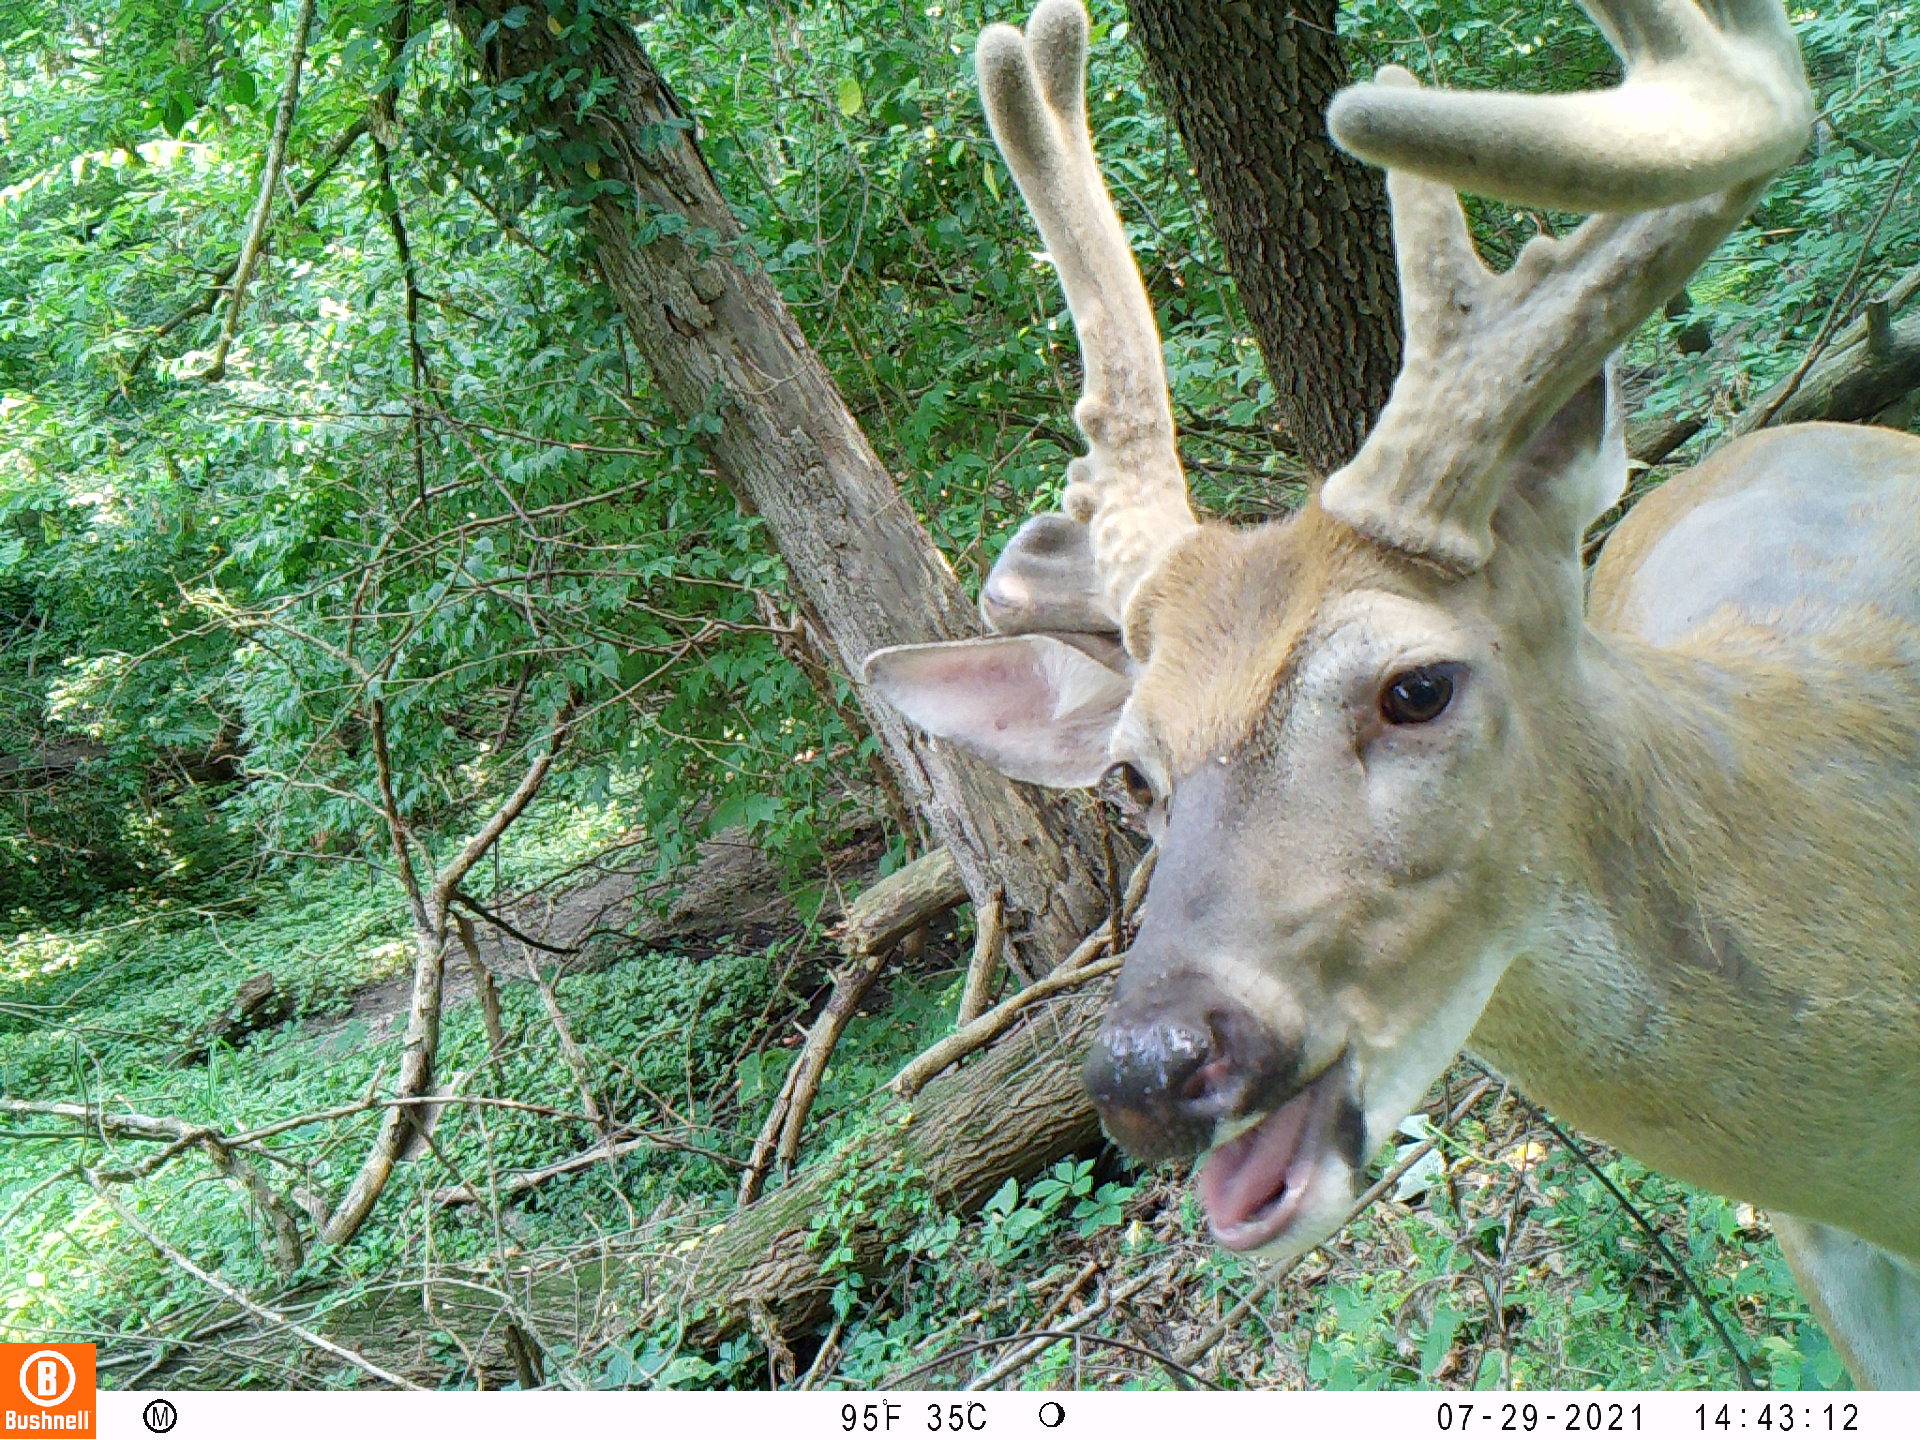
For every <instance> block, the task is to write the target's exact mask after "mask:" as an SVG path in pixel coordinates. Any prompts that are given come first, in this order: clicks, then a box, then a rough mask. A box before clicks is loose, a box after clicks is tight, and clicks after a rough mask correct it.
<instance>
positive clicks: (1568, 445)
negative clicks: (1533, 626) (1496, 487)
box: [1512, 365, 1627, 545]
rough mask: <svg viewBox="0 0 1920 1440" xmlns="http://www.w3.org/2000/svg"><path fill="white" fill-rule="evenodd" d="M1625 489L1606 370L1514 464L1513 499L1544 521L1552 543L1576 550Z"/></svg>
mask: <svg viewBox="0 0 1920 1440" xmlns="http://www.w3.org/2000/svg"><path fill="white" fill-rule="evenodd" d="M1626 488H1627V442H1626V429H1625V426H1624V425H1623V424H1622V421H1621V414H1620V402H1619V397H1618V394H1617V391H1616V389H1615V386H1614V383H1613V367H1612V366H1611V365H1608V367H1607V368H1606V370H1604V371H1602V372H1601V373H1600V374H1598V375H1596V376H1594V377H1593V378H1592V379H1591V380H1589V381H1587V383H1586V384H1584V385H1582V386H1581V387H1580V388H1579V389H1578V390H1576V391H1574V392H1573V398H1572V399H1570V400H1568V401H1567V402H1566V404H1564V405H1562V406H1561V407H1560V408H1559V409H1558V410H1556V411H1554V412H1553V417H1552V418H1551V419H1550V420H1548V421H1547V423H1546V424H1545V425H1543V426H1541V427H1540V432H1539V433H1538V434H1537V435H1535V436H1534V437H1533V439H1531V440H1529V441H1528V442H1527V443H1526V447H1525V448H1524V449H1522V450H1521V452H1520V456H1519V458H1518V459H1517V460H1516V461H1515V462H1514V474H1513V487H1512V493H1513V494H1515V495H1517V496H1519V497H1520V498H1522V499H1524V500H1525V501H1526V502H1527V503H1528V504H1529V505H1531V506H1532V507H1533V509H1534V510H1535V512H1536V513H1538V514H1539V515H1540V516H1541V517H1542V518H1543V519H1545V520H1546V521H1547V523H1548V525H1549V526H1550V527H1551V528H1552V530H1553V533H1554V537H1555V540H1556V541H1558V540H1560V539H1568V540H1569V543H1571V544H1575V545H1578V544H1579V543H1580V537H1581V536H1582V535H1583V534H1585V533H1586V529H1587V527H1588V526H1589V525H1591V524H1592V523H1593V522H1594V521H1595V520H1598V519H1599V518H1600V517H1601V516H1602V515H1604V514H1606V512H1607V511H1608V510H1610V509H1612V508H1613V507H1614V506H1615V505H1617V504H1618V503H1619V502H1620V496H1621V495H1622V494H1623V493H1625V491H1626Z"/></svg>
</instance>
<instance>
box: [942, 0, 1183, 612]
mask: <svg viewBox="0 0 1920 1440" xmlns="http://www.w3.org/2000/svg"><path fill="white" fill-rule="evenodd" d="M974 56H975V68H976V70H977V72H978V74H979V77H980V96H981V100H982V102H983V104H984V105H985V108H986V112H987V120H988V123H989V124H990V125H991V127H992V129H993V135H994V140H995V142H996V143H997V144H998V145H999V147H1000V153H1001V155H1002V156H1003V157H1005V159H1006V162H1007V168H1008V169H1009V170H1011V171H1012V172H1013V178H1014V180H1015V182H1016V183H1017V184H1018V185H1019V187H1020V193H1021V195H1022V196H1023V197H1024V198H1025V200H1026V202H1027V208H1028V209H1029V210H1030V211H1031V212H1032V214H1033V218H1034V222H1035V224H1037V225H1038V226H1039V229H1040V236H1041V239H1042V240H1043V241H1044V242H1045V244H1046V246H1047V250H1048V252H1049V253H1050V254H1051V255H1052V257H1053V262H1054V266H1055V268H1056V269H1057V270H1058V271H1059V274H1060V283H1061V287H1062V288H1063V289H1064V290H1065V291H1066V296H1067V308H1068V310H1069V311H1071V312H1072V315H1073V322H1074V328H1075V330H1076V332H1077V333H1078V335H1079V338H1080V350H1081V354H1082V357H1083V359H1084V363H1085V372H1086V373H1085V379H1084V384H1083V389H1082V394H1081V398H1080V401H1079V403H1078V404H1077V405H1076V406H1075V407H1074V419H1075V420H1076V421H1077V422H1078V424H1079V426H1080V430H1081V432H1082V433H1083V434H1084V435H1085V436H1086V437H1087V448H1088V453H1087V455H1086V456H1085V457H1084V459H1081V460H1076V461H1075V462H1074V463H1073V465H1072V466H1070V467H1069V470H1068V479H1069V483H1068V487H1067V493H1066V496H1065V498H1064V505H1065V508H1066V509H1067V511H1068V513H1069V514H1071V515H1073V516H1075V518H1078V519H1081V520H1084V521H1086V522H1087V523H1088V525H1089V529H1090V539H1091V545H1092V551H1093V556H1094V561H1095V565H1096V566H1097V568H1098V570H1099V573H1100V578H1101V585H1102V590H1103V592H1104V595H1105V597H1106V600H1107V603H1108V605H1109V607H1110V608H1111V610H1112V613H1113V614H1114V616H1115V617H1116V618H1118V619H1124V617H1125V614H1126V606H1127V602H1128V600H1129V599H1130V598H1131V596H1132V595H1133V593H1134V592H1135V591H1136V590H1137V589H1138V587H1139V584H1140V581H1141V580H1143V579H1144V578H1145V577H1146V575H1147V573H1148V572H1149V571H1150V570H1151V569H1152V568H1153V567H1154V565H1156V564H1157V563H1158V562H1159V559H1160V557H1161V556H1162V555H1164V554H1165V553H1166V551H1167V550H1168V549H1169V548H1170V547H1171V545H1172V544H1173V543H1174V542H1175V541H1176V540H1177V539H1178V538H1179V536H1180V535H1181V534H1182V533H1184V532H1185V531H1186V530H1189V529H1191V528H1192V527H1193V525H1194V519H1193V511H1192V509H1191V507H1190V506H1189V505H1188V503H1187V491H1186V480H1185V477H1184V475H1183V473H1182V471H1181V468H1180V459H1179V453H1178V451H1177V449H1176V447H1175V443H1174V426H1173V410H1172V406H1171V404H1170V403H1169V400H1168V397H1167V382H1166V370H1165V367H1164V366H1163V364H1162V362H1161V358H1160V336H1159V331H1158V328H1157V327H1156V325H1155V323H1154V315H1153V304H1152V302H1151V300H1149V298H1148V296H1147V291H1146V287H1145V285H1144V284H1142V283H1141V279H1140V271H1139V268H1138V267H1137V266H1136V265H1135V264H1134V261H1133V255H1132V252H1131V251H1130V250H1129V248H1128V245H1127V238H1126V231H1125V229H1124V228H1123V227H1122V225H1121V223H1120V216H1119V214H1118V212H1117V211H1116V210H1115V209H1114V206H1113V200H1112V197H1111V196H1110V195H1109V194H1108V193H1107V187H1106V184H1105V182H1104V181H1102V179H1101V178H1100V169H1099V165H1098V163H1097V161H1096V160H1095V159H1094V154H1093V141H1092V138H1091V135H1090V133H1089V131H1088V128H1087V114H1086V101H1085V91H1084V87H1085V72H1086V57H1087V16H1086V11H1085V10H1084V9H1083V8H1082V6H1081V4H1080V0H1041V3H1040V5H1039V6H1038V7H1036V8H1035V10H1034V12H1033V15H1032V17H1031V18H1030V19H1029V20H1028V22H1027V29H1026V33H1025V34H1024V35H1023V34H1022V33H1021V32H1020V31H1018V30H1016V29H1014V28H1013V27H1012V26H1010V25H991V26H989V27H988V28H987V29H986V30H984V31H982V32H981V35H980V39H979V42H978V44H977V46H976V48H975V52H974Z"/></svg>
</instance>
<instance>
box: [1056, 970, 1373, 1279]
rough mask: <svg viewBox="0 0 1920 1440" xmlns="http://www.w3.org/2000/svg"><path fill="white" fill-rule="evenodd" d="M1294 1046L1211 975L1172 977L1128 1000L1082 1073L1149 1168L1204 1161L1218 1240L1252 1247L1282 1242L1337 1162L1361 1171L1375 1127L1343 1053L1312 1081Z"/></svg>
mask: <svg viewBox="0 0 1920 1440" xmlns="http://www.w3.org/2000/svg"><path fill="white" fill-rule="evenodd" d="M1301 1061H1302V1046H1301V1045H1300V1044H1298V1043H1295V1042H1289V1041H1285V1040H1282V1039H1281V1038H1280V1037H1279V1036H1277V1035H1276V1034H1275V1033H1274V1031H1273V1029H1272V1028H1271V1027H1270V1026H1269V1025H1267V1024H1266V1023H1264V1022H1262V1021H1261V1020H1260V1019H1259V1018H1258V1017H1256V1016H1255V1015H1254V1014H1253V1013H1252V1012H1251V1011H1249V1010H1248V1009H1247V1008H1246V1007H1245V1006H1244V1005H1241V1004H1239V1003H1238V1002H1236V1001H1234V1000H1232V999H1230V998H1229V997H1227V996H1226V995H1224V994H1223V993H1221V991H1220V989H1219V987H1218V986H1217V985H1215V984H1214V983H1213V982H1212V981H1211V980H1210V979H1208V978H1207V977H1206V976H1204V975H1199V974H1179V973H1174V974H1167V975H1162V976H1159V977H1156V978H1155V979H1154V980H1153V981H1151V982H1149V984H1148V985H1146V986H1145V987H1143V989H1142V990H1140V991H1139V992H1137V993H1135V994H1133V995H1130V996H1126V997H1124V998H1123V999H1122V1000H1121V1001H1120V1003H1119V1004H1118V1005H1117V1006H1116V1007H1115V1009H1114V1011H1113V1013H1112V1014H1110V1015H1109V1016H1108V1018H1107V1022H1106V1024H1105V1025H1104V1026H1103V1027H1102V1028H1101V1031H1100V1034H1099V1036H1098V1038H1097V1039H1096V1040H1095V1042H1094V1046H1093V1049H1092V1051H1091V1052H1090V1053H1089V1054H1088V1056H1087V1060H1086V1064H1085V1067H1084V1069H1083V1071H1082V1075H1083V1078H1084V1079H1085V1081H1086V1085H1087V1090H1088V1092H1089V1093H1090V1094H1091V1095H1092V1096H1093V1100H1094V1104H1095V1106H1096V1107H1097V1108H1098V1109H1099V1111H1100V1118H1101V1120H1102V1122H1103V1123H1104V1124H1105V1126H1106V1128H1107V1133H1108V1134H1110V1135H1111V1136H1112V1137H1113V1138H1114V1139H1115V1140H1116V1141H1117V1142H1118V1143H1119V1144H1120V1146H1121V1147H1122V1148H1123V1149H1125V1150H1126V1151H1127V1152H1128V1153H1129V1154H1131V1155H1133V1156H1134V1157H1135V1158H1137V1159H1141V1160H1167V1159H1176V1158H1184V1157H1187V1156H1191V1155H1196V1154H1198V1153H1199V1152H1201V1151H1203V1150H1208V1149H1209V1147H1211V1153H1209V1154H1208V1155H1207V1158H1206V1160H1205V1162H1204V1163H1203V1164H1202V1166H1201V1167H1200V1170H1199V1174H1198V1182H1199V1184H1198V1188H1199V1194H1200V1200H1201V1203H1202V1204H1203V1205H1204V1206H1205V1208H1206V1211H1207V1218H1208V1220H1209V1221H1210V1222H1211V1224H1212V1227H1213V1232H1214V1235H1215V1238H1216V1239H1218V1240H1219V1241H1220V1243H1221V1244H1223V1245H1225V1246H1226V1247H1228V1248H1229V1249H1235V1250H1252V1249H1259V1248H1261V1247H1264V1246H1267V1245H1271V1244H1273V1243H1274V1242H1275V1241H1276V1240H1278V1239H1280V1238H1281V1237H1282V1236H1283V1235H1284V1234H1285V1232H1286V1231H1287V1230H1288V1229H1289V1227H1290V1226H1291V1225H1292V1224H1293V1222H1294V1221H1295V1220H1296V1219H1297V1218H1299V1217H1300V1213H1301V1211H1302V1207H1303V1206H1305V1205H1307V1204H1308V1203H1309V1196H1310V1194H1311V1193H1312V1191H1313V1190H1314V1189H1315V1188H1316V1187H1315V1185H1314V1182H1315V1181H1316V1179H1320V1178H1321V1177H1320V1174H1319V1172H1320V1171H1321V1170H1322V1169H1324V1168H1326V1167H1327V1166H1329V1165H1331V1166H1335V1167H1337V1168H1340V1169H1342V1170H1346V1171H1350V1170H1352V1169H1354V1168H1357V1166H1358V1165H1359V1164H1360V1163H1361V1160H1362V1158H1363V1151H1364V1146H1365V1134H1364V1132H1365V1121H1364V1119H1363V1116H1362V1113H1361V1108H1360V1105H1359V1103H1358V1100H1357V1099H1356V1097H1355V1096H1354V1094H1353V1075H1352V1067H1351V1065H1350V1064H1349V1063H1348V1058H1347V1056H1346V1055H1345V1053H1344V1052H1343V1053H1342V1054H1341V1055H1339V1056H1337V1057H1336V1058H1335V1059H1334V1060H1333V1062H1332V1063H1331V1064H1328V1065H1326V1066H1324V1067H1323V1068H1321V1069H1320V1070H1318V1071H1317V1072H1316V1073H1314V1074H1312V1075H1310V1076H1309V1075H1302V1073H1301Z"/></svg>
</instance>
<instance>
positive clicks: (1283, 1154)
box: [1199, 1064, 1345, 1250]
mask: <svg viewBox="0 0 1920 1440" xmlns="http://www.w3.org/2000/svg"><path fill="white" fill-rule="evenodd" d="M1344 1068H1345V1067H1343V1066H1340V1065H1338V1064H1335V1065H1330V1066H1328V1067H1327V1069H1326V1070H1324V1071H1322V1072H1321V1074H1320V1076H1319V1078H1318V1079H1316V1080H1314V1081H1313V1083H1311V1084H1310V1085H1308V1086H1307V1087H1306V1089H1304V1090H1302V1091H1301V1092H1300V1093H1299V1094H1298V1095H1296V1096H1294V1097H1293V1099H1291V1100H1289V1101H1288V1102H1287V1103H1286V1104H1284V1105H1282V1106H1280V1107H1279V1108H1278V1109H1276V1110H1273V1111H1271V1112H1269V1113H1268V1114H1267V1115H1266V1117H1265V1118H1264V1119H1262V1120H1260V1121H1258V1122H1256V1123H1255V1124H1254V1125H1252V1126H1250V1127H1249V1128H1247V1129H1245V1130H1242V1131H1241V1132H1240V1133H1239V1134H1238V1135H1236V1136H1234V1137H1233V1138H1232V1139H1231V1140H1226V1141H1223V1142H1221V1143H1220V1144H1218V1145H1216V1146H1214V1147H1213V1149H1212V1150H1211V1151H1210V1152H1208V1155H1207V1158H1206V1161H1205V1163H1204V1164H1202V1166H1201V1168H1200V1177H1199V1191H1200V1203H1201V1204H1202V1205H1203V1206H1204V1207H1205V1208H1206V1212H1207V1219H1208V1221H1210V1222H1211V1224H1212V1226H1213V1236H1214V1239H1216V1240H1218V1241H1219V1242H1220V1243H1221V1244H1222V1245H1224V1246H1225V1247H1226V1248H1227V1249H1229V1250H1258V1249H1259V1248H1260V1247H1262V1246H1263V1245H1270V1244H1272V1243H1273V1242H1274V1241H1275V1240H1277V1239H1278V1238H1279V1237H1280V1236H1281V1235H1282V1234H1283V1233H1284V1232H1285V1231H1286V1229H1287V1227H1288V1226H1289V1225H1291V1224H1292V1223H1293V1221H1294V1220H1295V1218H1296V1217H1297V1216H1298V1215H1299V1213H1300V1209H1301V1206H1302V1204H1303V1203H1304V1202H1305V1199H1306V1195H1307V1191H1308V1189H1309V1187H1310V1185H1311V1183H1312V1181H1313V1178H1314V1174H1315V1172H1316V1170H1317V1169H1318V1168H1319V1165H1320V1160H1321V1157H1322V1156H1323V1155H1325V1153H1326V1151H1327V1145H1328V1141H1329V1139H1330V1135H1329V1131H1330V1129H1331V1128H1332V1127H1331V1126H1330V1124H1329V1117H1330V1116H1331V1115H1332V1113H1333V1112H1334V1111H1335V1110H1337V1109H1338V1108H1339V1107H1340V1097H1339V1093H1338V1092H1339V1090H1340V1088H1341V1087H1340V1083H1339V1079H1338V1076H1339V1074H1340V1073H1341V1072H1343V1071H1344Z"/></svg>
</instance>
